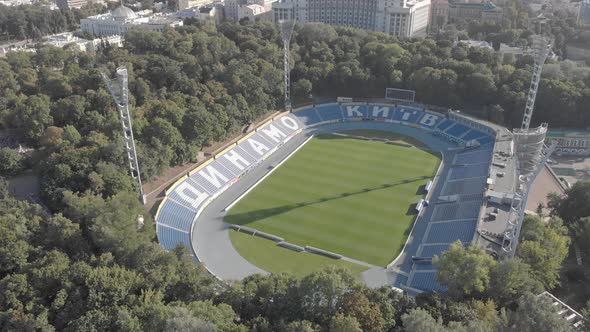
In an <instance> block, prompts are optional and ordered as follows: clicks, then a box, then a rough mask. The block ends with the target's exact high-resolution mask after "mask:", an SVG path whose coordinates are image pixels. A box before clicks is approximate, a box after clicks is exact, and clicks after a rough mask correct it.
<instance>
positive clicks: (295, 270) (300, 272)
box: [230, 231, 367, 277]
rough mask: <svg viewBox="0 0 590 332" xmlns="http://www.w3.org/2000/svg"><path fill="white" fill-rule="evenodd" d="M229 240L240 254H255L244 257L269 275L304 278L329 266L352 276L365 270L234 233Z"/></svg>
mask: <svg viewBox="0 0 590 332" xmlns="http://www.w3.org/2000/svg"><path fill="white" fill-rule="evenodd" d="M230 238H231V241H232V243H233V245H234V246H235V247H236V249H237V250H238V251H239V252H240V253H241V254H244V253H249V252H253V253H255V254H254V255H246V257H247V258H248V260H249V261H250V263H252V264H254V265H256V266H258V267H259V268H261V269H263V270H265V271H268V272H271V273H280V272H287V273H290V274H292V275H294V276H296V277H304V276H306V275H308V274H310V273H311V272H314V271H317V270H321V269H322V268H323V267H325V266H330V265H336V266H343V267H345V268H347V269H349V270H350V271H351V272H353V273H354V274H360V273H361V272H363V271H365V270H367V268H366V267H364V266H362V265H358V264H354V263H350V262H347V261H343V260H339V259H331V258H327V257H323V256H320V255H314V254H309V253H306V252H295V251H292V250H289V249H285V248H281V247H278V246H277V244H276V243H275V242H273V241H269V240H265V239H261V238H259V237H256V236H252V235H248V234H244V233H239V232H236V231H230Z"/></svg>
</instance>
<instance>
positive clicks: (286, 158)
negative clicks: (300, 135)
mask: <svg viewBox="0 0 590 332" xmlns="http://www.w3.org/2000/svg"><path fill="white" fill-rule="evenodd" d="M312 138H313V135H312V136H310V137H308V138H307V139H306V140H305V141H304V142H303V143H301V145H299V146H298V147H297V148H296V149H295V150H293V151H292V152H291V153H289V154H288V155H287V156H286V157H285V158H283V160H281V162H279V163H278V164H277V165H276V166H275V167H273V168H272V169H271V170H270V171H269V172H268V173H266V174H265V175H264V176H263V177H262V178H260V180H258V181H256V183H254V184H253V185H252V186H251V187H250V188H248V190H246V191H245V192H244V193H243V194H241V195H240V197H238V198H236V199H235V200H234V201H233V202H231V203H230V204H229V205H228V206H227V207H226V208H225V209H224V210H223V212H227V211H229V210H230V209H231V208H232V207H234V205H236V204H237V203H238V202H239V201H240V200H241V199H242V198H244V197H245V196H246V195H248V194H249V193H250V192H251V191H252V190H254V188H256V187H257V186H258V185H259V184H260V183H261V182H262V181H264V179H266V178H267V177H268V176H270V175H271V174H272V173H273V172H274V171H276V170H277V168H279V167H280V166H281V165H282V164H283V163H284V162H285V161H287V160H288V159H289V158H291V157H292V156H293V155H294V154H295V153H296V152H297V151H299V149H301V148H302V147H303V146H304V145H305V144H307V142H309V141H310V140H311V139H312Z"/></svg>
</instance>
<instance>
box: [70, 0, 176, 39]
mask: <svg viewBox="0 0 590 332" xmlns="http://www.w3.org/2000/svg"><path fill="white" fill-rule="evenodd" d="M182 24H183V23H182V20H181V19H179V18H175V17H170V16H162V15H154V14H153V13H152V11H150V10H143V11H140V12H134V11H133V10H131V9H130V8H128V7H125V6H120V7H118V8H116V9H115V10H113V11H112V12H110V13H106V14H101V15H96V16H90V17H88V18H84V19H81V20H80V28H81V30H82V31H84V32H89V33H91V34H93V35H95V36H98V37H102V36H112V35H124V34H125V33H127V31H129V30H133V29H142V30H148V31H156V32H162V31H164V28H166V27H177V26H182Z"/></svg>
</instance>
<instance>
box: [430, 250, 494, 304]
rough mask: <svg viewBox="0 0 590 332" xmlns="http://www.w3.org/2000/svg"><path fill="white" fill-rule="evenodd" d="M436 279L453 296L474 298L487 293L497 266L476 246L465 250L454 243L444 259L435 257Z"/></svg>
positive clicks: (443, 256) (444, 255)
mask: <svg viewBox="0 0 590 332" xmlns="http://www.w3.org/2000/svg"><path fill="white" fill-rule="evenodd" d="M433 264H434V265H435V266H437V267H438V272H437V274H436V279H437V280H438V281H439V282H441V283H442V284H444V285H446V286H447V287H448V293H449V294H450V295H451V296H455V297H459V298H460V297H463V296H473V295H477V294H481V293H483V292H485V291H486V290H487V289H488V287H489V284H490V271H491V269H492V268H493V267H494V266H495V265H496V264H497V263H496V262H495V261H494V259H493V258H492V257H491V256H489V255H488V254H486V253H485V252H484V251H483V250H481V249H478V248H476V247H474V246H470V247H468V248H464V247H463V244H462V243H461V242H459V241H457V242H455V243H453V244H452V245H451V246H450V247H449V250H447V251H446V252H445V253H444V254H443V255H442V257H440V258H439V257H438V256H437V257H435V258H434V259H433Z"/></svg>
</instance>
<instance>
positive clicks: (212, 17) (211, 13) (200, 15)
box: [172, 6, 219, 22]
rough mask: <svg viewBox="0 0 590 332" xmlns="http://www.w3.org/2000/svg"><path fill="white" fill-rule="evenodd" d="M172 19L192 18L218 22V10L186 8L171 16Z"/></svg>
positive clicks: (213, 8) (213, 7)
mask: <svg viewBox="0 0 590 332" xmlns="http://www.w3.org/2000/svg"><path fill="white" fill-rule="evenodd" d="M172 15H173V16H174V17H177V18H180V19H187V18H194V19H197V20H199V21H203V22H204V21H216V22H217V21H219V10H217V7H216V6H211V7H200V8H187V9H184V10H179V11H177V12H176V13H174V14H172Z"/></svg>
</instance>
